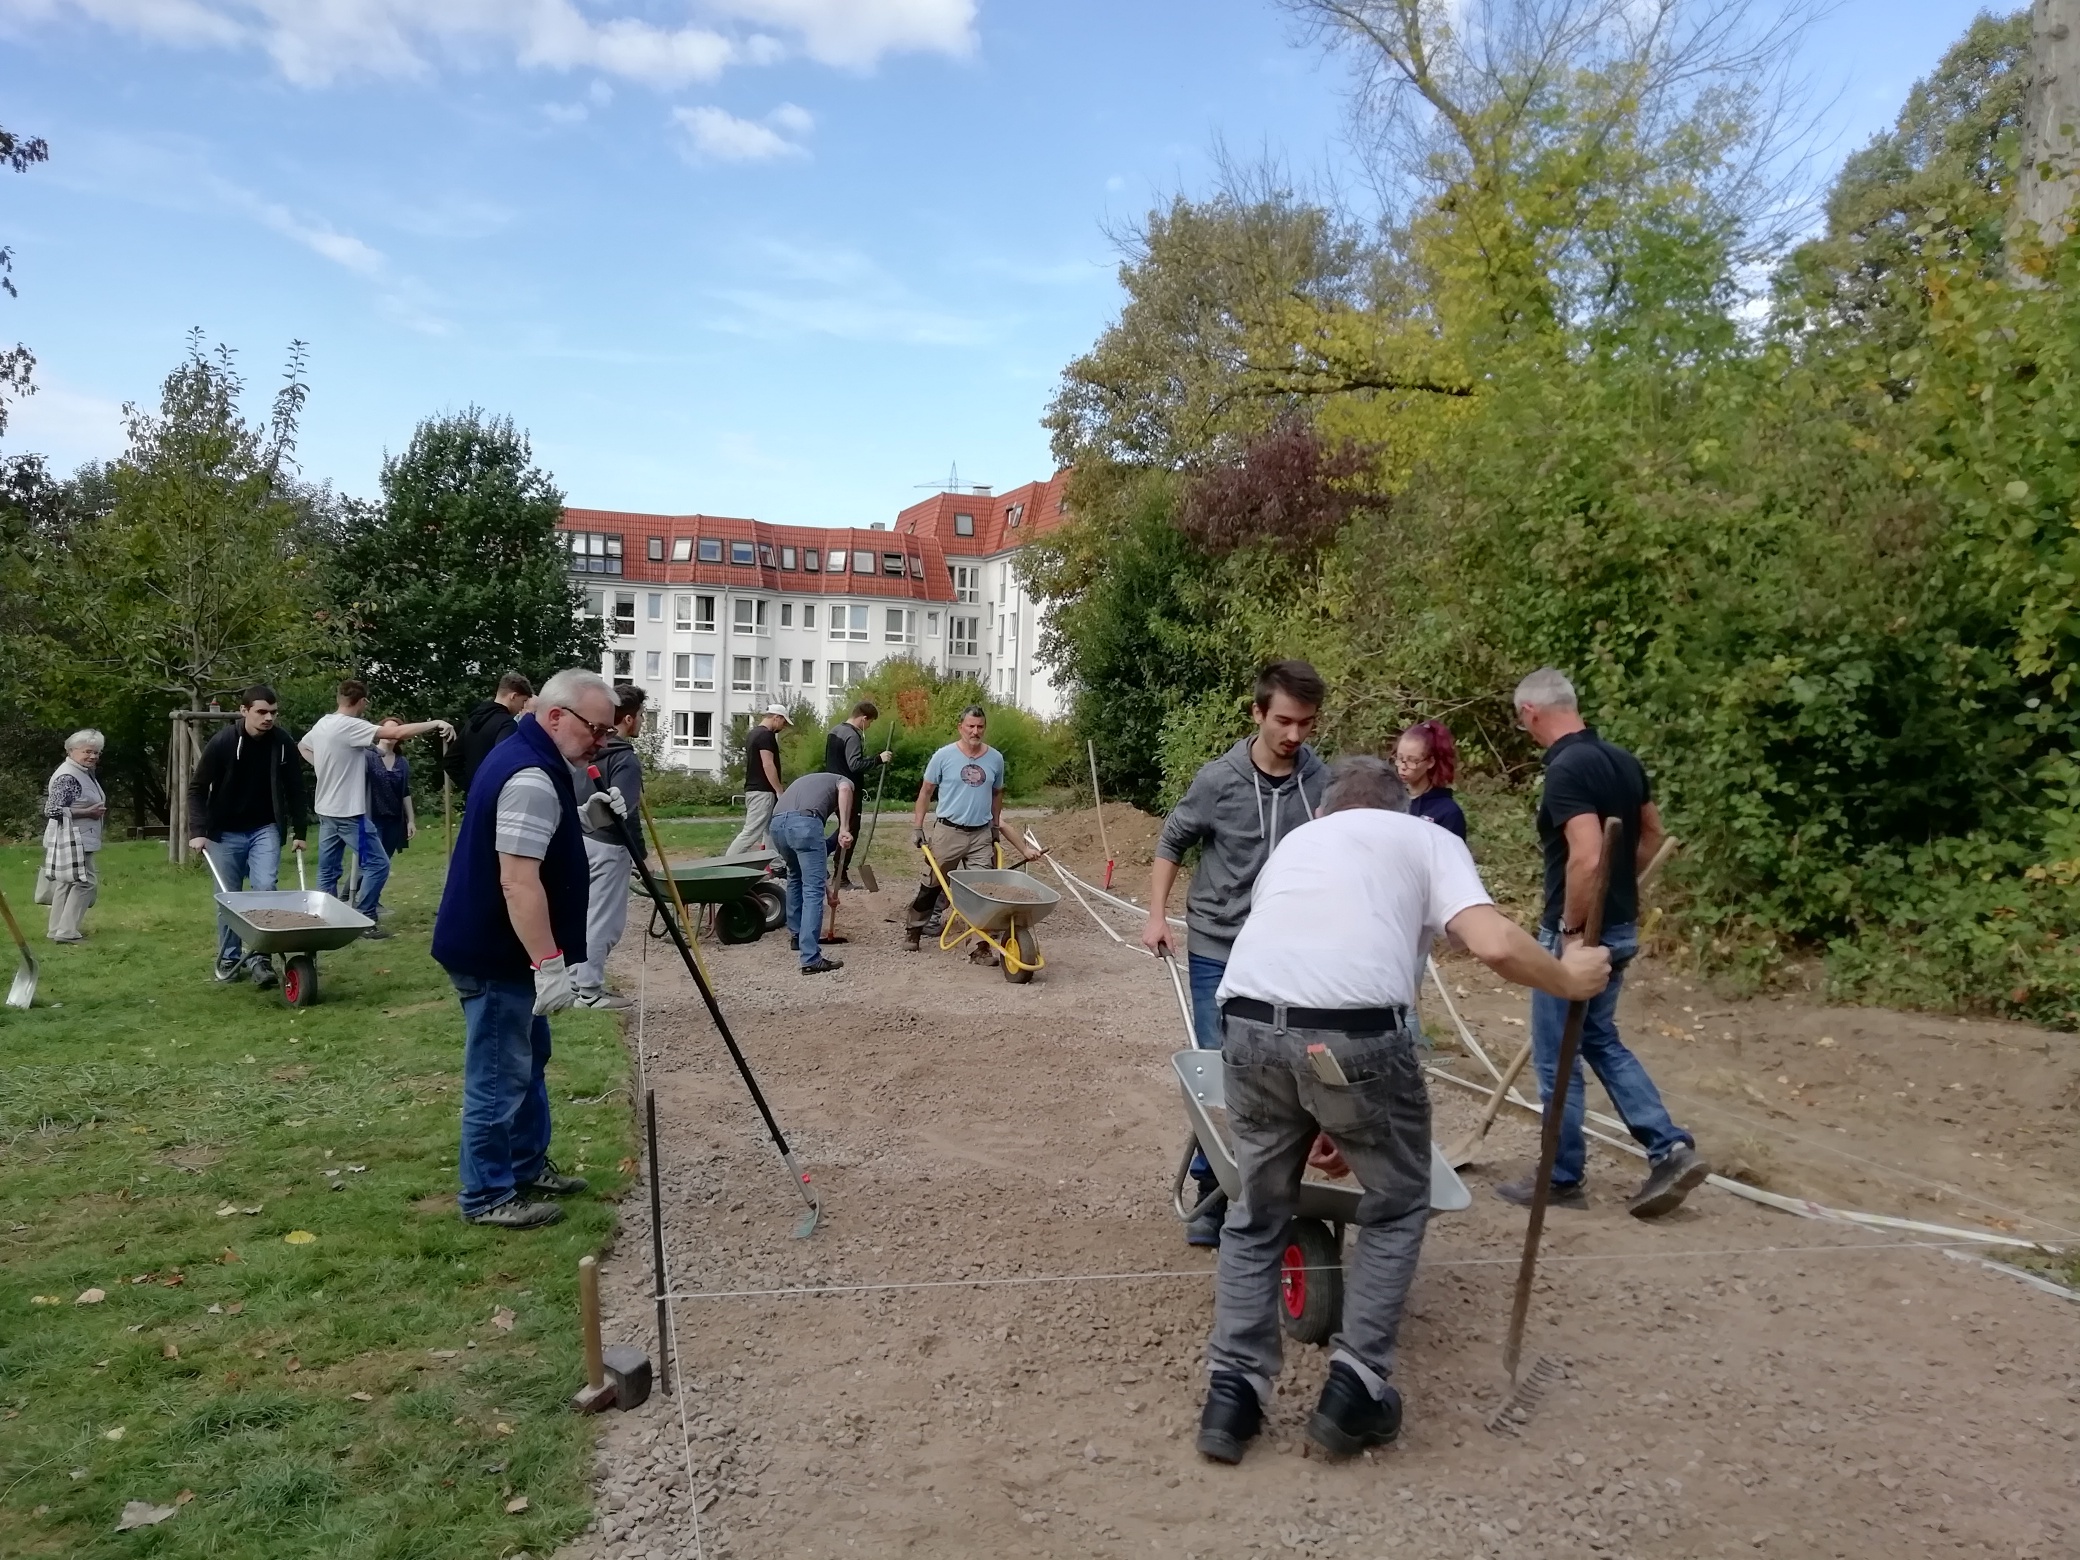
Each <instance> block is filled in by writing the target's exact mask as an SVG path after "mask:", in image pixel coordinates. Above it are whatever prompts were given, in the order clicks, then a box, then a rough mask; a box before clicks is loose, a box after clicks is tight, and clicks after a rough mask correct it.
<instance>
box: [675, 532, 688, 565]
mask: <svg viewBox="0 0 2080 1560" xmlns="http://www.w3.org/2000/svg"><path fill="white" fill-rule="evenodd" d="M692 557H693V538H692V537H690V536H682V537H680V538H678V540H676V541H674V542H673V543H672V562H674V563H686V562H688V561H689V560H691V559H692Z"/></svg>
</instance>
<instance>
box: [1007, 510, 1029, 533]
mask: <svg viewBox="0 0 2080 1560" xmlns="http://www.w3.org/2000/svg"><path fill="white" fill-rule="evenodd" d="M1025 517H1026V506H1025V505H1024V504H1013V505H1012V506H1011V507H1010V508H1009V509H1007V510H1005V511H1004V523H1005V524H1006V525H1008V526H1010V527H1011V529H1012V530H1014V531H1015V530H1017V529H1018V522H1019V521H1021V520H1023V519H1024V518H1025Z"/></svg>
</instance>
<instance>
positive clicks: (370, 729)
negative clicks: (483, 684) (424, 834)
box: [296, 677, 455, 937]
mask: <svg viewBox="0 0 2080 1560" xmlns="http://www.w3.org/2000/svg"><path fill="white" fill-rule="evenodd" d="M367 708H368V684H367V683H365V682H363V681H361V679H360V678H358V677H349V678H348V679H347V680H346V681H345V682H343V683H341V684H340V685H339V704H338V707H337V708H336V709H334V711H333V712H332V713H331V714H330V715H327V716H325V717H324V718H323V719H321V720H319V721H318V722H317V723H316V724H315V725H313V726H312V727H311V729H310V730H309V731H307V732H305V733H304V734H303V741H301V742H300V743H298V744H297V747H296V751H297V752H299V753H301V754H302V755H303V756H304V759H305V761H306V762H308V763H309V764H310V766H311V768H312V769H313V770H314V771H315V772H316V781H315V788H316V792H317V795H316V797H315V799H314V803H313V807H312V811H314V812H316V813H317V815H318V888H319V890H320V891H321V892H323V893H327V894H330V893H334V892H336V891H337V890H338V888H339V875H340V867H341V864H342V860H343V858H344V857H345V855H346V852H347V851H348V850H349V849H351V850H352V851H353V852H354V858H355V861H356V862H357V863H358V865H359V871H360V876H361V887H360V892H359V893H358V894H357V895H356V896H355V900H354V908H355V909H356V910H359V911H360V912H361V913H362V914H363V915H365V916H367V917H368V918H369V919H370V920H371V921H373V920H374V919H375V918H376V906H377V904H378V902H379V901H380V900H381V899H382V897H383V885H384V884H385V883H387V882H388V881H389V880H390V855H389V852H387V851H385V850H384V849H383V840H382V836H381V835H380V834H378V833H377V831H376V826H375V824H374V823H373V822H371V821H370V819H369V816H368V758H367V749H369V748H372V747H374V746H375V745H376V743H377V742H378V741H384V740H387V741H391V742H403V741H405V740H406V739H407V738H410V737H416V736H419V735H421V734H423V733H425V732H428V731H438V732H439V733H440V734H441V735H442V736H443V737H446V738H452V737H453V736H454V735H455V728H454V727H453V726H451V725H449V724H448V723H447V722H446V721H444V720H416V721H410V722H399V721H396V720H391V719H385V720H383V721H382V722H381V723H380V724H378V723H377V722H374V721H369V720H364V719H363V718H362V712H363V711H365V710H366V709H367ZM362 935H363V936H364V937H388V936H389V935H390V934H389V933H388V932H386V931H385V930H383V928H382V927H380V926H378V927H375V928H373V929H371V930H369V931H367V932H364V933H363V934H362Z"/></svg>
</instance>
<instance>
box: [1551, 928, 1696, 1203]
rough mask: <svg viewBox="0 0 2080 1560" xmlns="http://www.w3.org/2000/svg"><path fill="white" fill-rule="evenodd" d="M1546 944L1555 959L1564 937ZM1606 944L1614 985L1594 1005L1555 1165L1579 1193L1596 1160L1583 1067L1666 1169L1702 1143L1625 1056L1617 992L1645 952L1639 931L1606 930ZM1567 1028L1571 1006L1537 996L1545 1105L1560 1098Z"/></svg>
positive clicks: (1557, 1178) (1562, 1182) (1558, 1178)
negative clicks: (1556, 1089) (1585, 1118)
mask: <svg viewBox="0 0 2080 1560" xmlns="http://www.w3.org/2000/svg"><path fill="white" fill-rule="evenodd" d="M1538 940H1539V943H1540V944H1541V945H1542V946H1543V947H1544V948H1545V950H1546V951H1547V952H1548V953H1555V954H1557V953H1558V952H1559V951H1560V934H1559V933H1558V932H1556V931H1541V932H1540V933H1539V934H1538ZM1603 945H1604V946H1605V947H1606V948H1608V949H1610V951H1611V983H1610V984H1609V985H1608V986H1606V987H1604V988H1603V992H1602V994H1601V995H1600V996H1598V997H1596V998H1595V999H1594V1000H1593V1001H1591V1002H1590V1004H1589V1011H1588V1014H1587V1015H1586V1016H1585V1017H1584V1019H1583V1021H1582V1054H1581V1057H1580V1059H1579V1060H1578V1061H1576V1063H1575V1069H1574V1079H1573V1081H1572V1083H1571V1084H1570V1086H1569V1088H1568V1090H1567V1103H1566V1105H1565V1107H1564V1108H1563V1109H1562V1110H1561V1113H1560V1153H1559V1157H1558V1158H1556V1159H1555V1160H1554V1161H1553V1184H1554V1185H1555V1186H1573V1185H1574V1184H1576V1183H1577V1182H1579V1181H1580V1180H1581V1179H1582V1174H1583V1170H1584V1167H1585V1165H1586V1163H1587V1160H1588V1156H1589V1148H1588V1144H1587V1142H1586V1141H1585V1140H1584V1139H1583V1137H1582V1114H1583V1112H1584V1111H1585V1110H1586V1109H1587V1108H1588V1091H1589V1085H1588V1082H1587V1080H1585V1079H1584V1078H1583V1076H1582V1063H1583V1062H1587V1063H1588V1064H1589V1065H1590V1066H1591V1067H1593V1068H1595V1069H1596V1076H1597V1078H1598V1080H1599V1081H1601V1082H1602V1084H1603V1087H1604V1089H1605V1091H1606V1092H1608V1093H1609V1095H1610V1097H1611V1103H1612V1104H1613V1105H1615V1106H1616V1107H1617V1108H1618V1114H1619V1115H1620V1116H1621V1117H1623V1118H1624V1121H1625V1125H1626V1127H1627V1129H1628V1130H1629V1131H1630V1132H1631V1133H1632V1135H1633V1136H1634V1137H1635V1138H1637V1139H1638V1140H1639V1145H1640V1147H1642V1148H1644V1149H1645V1150H1646V1151H1647V1158H1648V1160H1649V1161H1651V1162H1652V1163H1655V1164H1659V1163H1660V1162H1661V1161H1662V1160H1664V1159H1666V1158H1667V1157H1668V1156H1669V1155H1670V1154H1671V1153H1673V1152H1674V1151H1675V1148H1676V1145H1677V1144H1679V1143H1687V1144H1689V1145H1690V1146H1691V1147H1692V1148H1695V1147H1696V1146H1697V1139H1695V1138H1693V1137H1692V1136H1691V1135H1690V1134H1689V1133H1687V1132H1685V1131H1684V1130H1683V1129H1682V1128H1681V1127H1679V1126H1677V1125H1676V1124H1675V1122H1674V1121H1672V1120H1670V1119H1669V1114H1668V1108H1667V1107H1666V1106H1665V1105H1663V1104H1662V1103H1661V1092H1660V1091H1659V1090H1658V1089H1656V1088H1655V1087H1654V1080H1653V1079H1652V1078H1649V1077H1648V1076H1647V1070H1646V1068H1644V1067H1642V1066H1641V1065H1640V1060H1639V1058H1638V1057H1636V1056H1634V1055H1633V1054H1632V1053H1631V1052H1630V1051H1628V1050H1626V1049H1625V1043H1624V1042H1623V1041H1622V1040H1620V1039H1619V1038H1618V992H1619V990H1620V989H1621V988H1622V987H1623V986H1624V984H1625V966H1626V965H1628V964H1630V963H1631V962H1632V959H1633V956H1634V955H1635V954H1637V953H1638V952H1639V929H1638V928H1637V927H1633V926H1613V927H1609V928H1607V929H1606V930H1605V931H1604V934H1603ZM1566 1027H1567V1004H1566V1003H1565V1002H1563V1001H1562V1000H1561V999H1560V998H1558V997H1555V996H1549V995H1547V994H1546V993H1545V992H1543V991H1534V992H1532V993H1531V1047H1532V1051H1531V1054H1532V1056H1533V1058H1534V1059H1535V1061H1536V1063H1537V1066H1538V1090H1539V1097H1540V1098H1541V1099H1545V1100H1550V1099H1551V1098H1552V1097H1553V1075H1554V1073H1555V1072H1556V1071H1558V1069H1559V1066H1560V1035H1561V1031H1562V1030H1564V1029H1565V1028H1566Z"/></svg>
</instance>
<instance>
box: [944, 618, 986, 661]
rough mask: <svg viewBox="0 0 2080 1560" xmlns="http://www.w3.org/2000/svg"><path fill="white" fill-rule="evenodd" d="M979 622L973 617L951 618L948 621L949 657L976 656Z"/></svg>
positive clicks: (947, 644)
mask: <svg viewBox="0 0 2080 1560" xmlns="http://www.w3.org/2000/svg"><path fill="white" fill-rule="evenodd" d="M977 626H978V623H977V620H976V619H975V618H972V617H949V618H948V619H947V620H946V653H947V654H948V655H976V654H979V653H980V652H978V651H977V649H976V640H977V639H978V637H979V636H978V635H977V633H976V628H977Z"/></svg>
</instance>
